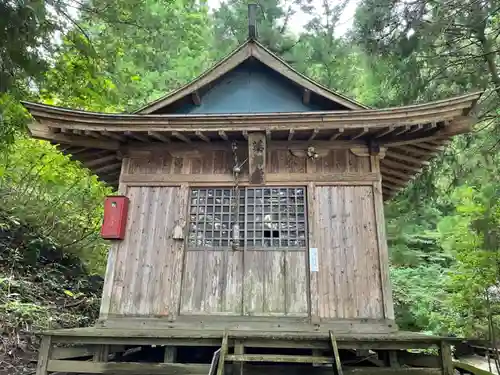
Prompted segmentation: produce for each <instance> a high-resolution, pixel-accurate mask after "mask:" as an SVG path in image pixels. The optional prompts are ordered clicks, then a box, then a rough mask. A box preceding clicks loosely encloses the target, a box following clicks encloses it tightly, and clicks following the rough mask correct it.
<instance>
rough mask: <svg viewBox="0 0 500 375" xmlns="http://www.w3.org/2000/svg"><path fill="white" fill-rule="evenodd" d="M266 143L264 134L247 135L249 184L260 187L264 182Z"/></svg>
mask: <svg viewBox="0 0 500 375" xmlns="http://www.w3.org/2000/svg"><path fill="white" fill-rule="evenodd" d="M266 153H267V142H266V134H265V133H248V168H249V182H250V184H252V185H262V184H264V183H265V181H266Z"/></svg>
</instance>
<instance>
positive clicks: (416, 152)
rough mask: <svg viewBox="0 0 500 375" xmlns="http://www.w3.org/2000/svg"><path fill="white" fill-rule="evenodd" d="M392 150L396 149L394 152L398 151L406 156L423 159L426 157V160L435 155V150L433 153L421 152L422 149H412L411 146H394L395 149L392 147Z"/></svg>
mask: <svg viewBox="0 0 500 375" xmlns="http://www.w3.org/2000/svg"><path fill="white" fill-rule="evenodd" d="M392 148H393V149H396V150H400V151H403V152H406V153H408V154H413V155H417V156H423V157H426V158H429V157H431V156H432V155H434V154H435V153H437V150H434V151H428V150H422V149H418V148H416V147H413V146H411V145H405V146H395V147H392Z"/></svg>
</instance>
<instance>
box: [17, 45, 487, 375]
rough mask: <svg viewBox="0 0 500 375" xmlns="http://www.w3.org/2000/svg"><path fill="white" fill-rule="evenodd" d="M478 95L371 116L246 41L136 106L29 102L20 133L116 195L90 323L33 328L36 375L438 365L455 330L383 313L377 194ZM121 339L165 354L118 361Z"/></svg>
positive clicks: (385, 283)
mask: <svg viewBox="0 0 500 375" xmlns="http://www.w3.org/2000/svg"><path fill="white" fill-rule="evenodd" d="M479 96H480V94H479V93H473V94H468V95H463V96H459V97H455V98H451V99H447V100H441V101H436V102H432V103H425V104H418V105H410V106H405V107H398V108H387V109H371V108H368V107H366V106H364V105H362V104H360V103H358V102H356V101H354V100H352V99H349V98H347V97H345V96H343V95H340V94H339V93H336V92H333V91H331V90H329V89H327V88H325V87H323V86H321V85H319V84H317V83H315V82H313V81H312V80H310V79H309V78H307V77H305V76H303V75H302V74H300V73H298V72H297V71H295V70H294V69H293V68H291V67H290V66H289V65H287V64H286V63H285V62H284V61H283V60H281V59H280V58H278V57H277V56H275V55H274V54H273V53H271V52H270V51H269V50H268V49H266V48H265V47H264V46H263V45H262V44H260V43H259V42H258V41H257V40H255V38H252V37H251V38H249V39H248V41H247V42H245V43H244V44H243V45H241V46H240V47H239V48H238V49H237V50H235V51H234V52H233V53H232V54H231V55H229V56H228V57H226V58H225V59H224V60H222V61H220V62H219V63H218V64H217V65H215V66H214V67H213V68H212V69H210V70H209V71H207V72H205V73H204V74H202V75H201V76H200V77H198V78H196V79H195V80H194V81H193V82H191V83H189V84H187V85H186V86H184V87H182V88H180V89H178V90H177V91H174V92H173V93H171V94H168V95H166V96H165V97H162V98H160V99H158V100H157V101H155V102H153V103H150V104H148V105H146V106H145V107H143V108H141V109H140V110H138V111H136V112H134V113H127V114H110V113H94V112H87V111H80V110H72V109H67V108H61V107H54V106H49V105H44V104H38V103H27V102H25V103H24V105H25V107H26V108H27V109H28V110H29V112H30V113H31V115H32V116H33V118H34V122H33V123H32V124H31V125H30V131H31V134H32V136H33V137H35V138H39V139H45V140H48V141H50V142H52V143H54V144H57V145H58V147H59V148H60V149H61V151H63V152H64V153H66V154H69V155H71V157H72V158H73V159H75V160H79V161H80V162H82V164H83V165H84V166H86V167H87V168H89V169H90V170H91V171H93V172H94V173H95V174H96V175H98V176H99V177H100V179H101V180H103V181H106V182H107V183H109V184H111V185H113V186H115V187H116V188H117V189H118V192H119V194H120V195H123V196H126V197H127V200H128V202H129V206H128V211H127V215H126V231H125V235H124V237H123V238H122V239H119V240H115V241H113V242H112V244H111V248H110V252H109V259H108V265H107V270H106V277H105V286H104V291H103V296H102V303H101V311H100V319H99V322H98V323H97V325H96V326H95V327H89V328H81V329H69V330H53V331H49V332H45V333H44V334H43V342H42V347H41V351H40V360H39V363H38V372H37V375H45V374H47V373H48V372H78V373H113V374H114V373H121V372H124V373H141V374H142V373H143V374H174V373H175V374H182V373H190V374H193V373H199V374H207V373H209V369H210V361H211V359H212V356H213V355H214V352H215V351H216V350H217V349H218V348H219V350H218V351H217V352H216V361H215V363H214V364H212V373H214V374H215V373H217V374H222V373H223V371H226V372H227V373H229V372H230V371H232V372H233V373H234V374H240V373H242V372H245V373H251V371H253V370H255V368H259V367H258V365H257V364H256V363H258V362H265V363H267V362H281V363H282V366H285V367H286V366H287V364H288V366H289V367H286V368H287V370H286V371H287V372H293V371H298V372H297V373H303V372H304V371H306V372H305V373H311V374H313V373H315V372H318V373H319V372H326V373H331V372H332V369H331V367H328V368H325V367H323V366H321V365H320V364H321V363H330V364H331V363H334V367H335V371H337V366H340V363H339V362H338V361H336V360H335V358H340V361H341V363H342V366H343V367H344V372H347V371H348V369H349V368H350V367H349V366H364V367H361V369H358V370H359V371H365V372H360V373H366V374H371V373H400V372H398V371H402V370H401V368H399V367H398V365H400V364H401V363H402V359H401V358H402V357H403V352H400V351H398V350H400V349H409V348H424V347H425V348H426V347H432V346H437V347H439V348H440V349H441V354H442V358H443V361H442V362H443V363H442V364H441V366H442V370H432V369H425V370H424V369H421V371H422V372H416V371H413V372H415V373H419V374H420V373H421V374H424V373H425V374H431V373H440V371H442V373H444V374H448V375H450V374H452V373H453V366H452V365H451V363H450V352H449V344H450V340H451V339H445V338H440V337H433V336H425V335H420V334H415V333H404V332H400V331H399V330H398V328H397V326H396V324H395V322H394V310H393V301H392V295H391V284H390V281H389V260H388V251H387V243H386V237H385V233H384V212H383V201H384V199H390V198H391V197H392V196H393V195H394V194H396V193H397V192H398V191H400V190H401V189H403V188H404V187H405V186H406V185H407V183H408V182H409V181H411V180H412V179H413V178H414V176H416V175H417V174H418V173H419V172H420V171H421V170H422V168H423V167H425V166H426V165H427V164H428V163H429V159H430V158H432V156H433V155H435V154H436V153H438V152H440V151H441V150H442V149H443V147H444V146H445V145H446V143H447V142H448V141H449V140H450V138H451V137H452V136H453V135H456V134H460V133H465V132H468V131H469V130H470V129H471V125H472V124H473V122H474V118H473V116H472V115H471V113H472V112H471V111H472V109H473V107H474V105H475V103H476V101H477V100H478V99H479ZM63 343H65V344H78V345H80V347H73V348H65V347H60V344H63ZM133 347H142V348H143V349H142V350H143V351H145V352H148V353H150V354H151V353H156V352H157V351H161V358H160V359H159V360H158V358H157V359H156V360H152V362H154V363H150V362H148V363H136V362H134V361H125V360H124V358H125V359H126V358H127V356H124V353H126V350H127V349H130V348H133ZM89 350H90V352H89ZM92 350H93V353H94V360H93V361H84V360H81V358H83V357H85V353H87V352H88V353H92ZM148 350H149V351H148ZM338 350H339V353H340V354H339V356H334V353H336V352H337V351H338ZM163 351H164V354H163ZM64 353H66V354H64ZM68 353H73V355H72V356H73V357H75V358H76V357H79V358H80V359H75V358H73V359H70V358H71V355H70V354H68ZM398 353H399V354H398ZM398 355H399V357H398ZM132 357H133V356H132ZM141 360H142V359H141ZM247 362H249V363H247ZM244 363H245V364H244ZM217 364H218V366H217ZM243 364H244V365H243ZM290 364H293V365H290ZM438 365H439V364H437V366H438ZM290 366H291V367H290ZM304 366H305V367H304ZM346 366H347V367H346ZM369 366H371V367H369ZM383 366H391V367H383ZM273 369H274V370H276V371H278V367H273ZM297 369H299V370H297ZM304 369H305V370H304ZM377 369H378V370H377ZM274 370H273V371H274ZM301 371H302V372H301ZM339 371H340V370H339ZM377 371H379V372H377ZM380 371H382V372H380ZM391 371H392V372H391ZM259 373H260V372H259ZM264 373H265V372H264ZM269 373H277V372H269ZM405 373H406V372H405Z"/></svg>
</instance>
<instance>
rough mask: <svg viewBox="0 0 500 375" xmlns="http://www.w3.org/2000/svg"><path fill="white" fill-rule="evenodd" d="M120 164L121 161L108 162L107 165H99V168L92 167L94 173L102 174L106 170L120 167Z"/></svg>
mask: <svg viewBox="0 0 500 375" xmlns="http://www.w3.org/2000/svg"><path fill="white" fill-rule="evenodd" d="M121 166H122V163H114V164H108V165H105V166H104V167H99V168H96V169H94V172H95V173H96V174H104V173H106V172H109V171H112V170H115V169H118V170H119V169H120V168H121Z"/></svg>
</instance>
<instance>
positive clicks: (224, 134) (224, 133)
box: [217, 130, 229, 141]
mask: <svg viewBox="0 0 500 375" xmlns="http://www.w3.org/2000/svg"><path fill="white" fill-rule="evenodd" d="M217 133H218V134H219V137H221V138H222V139H223V140H225V141H229V138H228V136H227V134H226V132H225V131H223V130H219V131H218V132H217Z"/></svg>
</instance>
